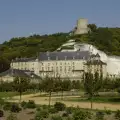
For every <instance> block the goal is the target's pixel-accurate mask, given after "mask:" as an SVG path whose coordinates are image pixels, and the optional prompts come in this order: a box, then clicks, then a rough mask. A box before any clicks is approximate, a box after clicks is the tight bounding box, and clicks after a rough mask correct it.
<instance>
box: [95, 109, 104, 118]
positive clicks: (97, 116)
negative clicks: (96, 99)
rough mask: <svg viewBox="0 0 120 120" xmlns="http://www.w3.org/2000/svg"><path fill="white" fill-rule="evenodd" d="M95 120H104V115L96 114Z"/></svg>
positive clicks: (101, 113) (100, 112) (99, 112)
mask: <svg viewBox="0 0 120 120" xmlns="http://www.w3.org/2000/svg"><path fill="white" fill-rule="evenodd" d="M96 120H104V113H103V112H102V111H98V112H96Z"/></svg>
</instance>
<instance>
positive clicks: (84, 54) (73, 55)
mask: <svg viewBox="0 0 120 120" xmlns="http://www.w3.org/2000/svg"><path fill="white" fill-rule="evenodd" d="M89 57H90V53H89V51H76V52H43V53H40V54H39V57H38V59H39V60H40V61H45V60H48V59H49V60H56V59H57V60H65V59H66V60H72V59H85V60H87V59H88V58H89Z"/></svg>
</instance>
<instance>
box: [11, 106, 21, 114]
mask: <svg viewBox="0 0 120 120" xmlns="http://www.w3.org/2000/svg"><path fill="white" fill-rule="evenodd" d="M10 110H11V112H15V113H17V112H19V111H21V108H20V107H19V106H18V104H12V106H11V109H10Z"/></svg>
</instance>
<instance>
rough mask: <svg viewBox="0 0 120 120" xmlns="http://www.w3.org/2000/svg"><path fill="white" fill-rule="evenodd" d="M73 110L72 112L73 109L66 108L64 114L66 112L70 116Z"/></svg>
mask: <svg viewBox="0 0 120 120" xmlns="http://www.w3.org/2000/svg"><path fill="white" fill-rule="evenodd" d="M73 110H74V108H72V107H67V108H66V112H67V113H68V114H72V112H73Z"/></svg>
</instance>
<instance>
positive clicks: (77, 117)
mask: <svg viewBox="0 0 120 120" xmlns="http://www.w3.org/2000/svg"><path fill="white" fill-rule="evenodd" d="M87 118H88V116H87V113H86V112H85V111H82V110H80V109H78V110H75V111H74V113H73V120H86V119H87Z"/></svg>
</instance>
